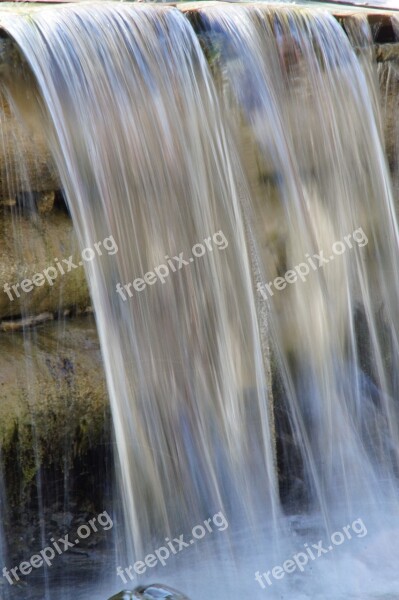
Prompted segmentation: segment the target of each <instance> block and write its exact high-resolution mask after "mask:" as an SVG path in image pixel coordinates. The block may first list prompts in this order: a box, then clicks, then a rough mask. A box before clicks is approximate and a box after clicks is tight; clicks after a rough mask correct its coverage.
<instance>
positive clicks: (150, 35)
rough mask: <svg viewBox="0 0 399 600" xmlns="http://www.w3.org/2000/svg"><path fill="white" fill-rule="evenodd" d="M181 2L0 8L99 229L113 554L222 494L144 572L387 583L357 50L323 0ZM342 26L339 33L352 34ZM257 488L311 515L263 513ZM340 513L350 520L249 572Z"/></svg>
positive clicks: (301, 584)
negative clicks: (174, 551) (332, 539)
mask: <svg viewBox="0 0 399 600" xmlns="http://www.w3.org/2000/svg"><path fill="white" fill-rule="evenodd" d="M188 12H189V14H188V15H187V16H186V15H184V14H183V13H182V12H181V11H179V10H177V9H176V8H171V7H167V8H163V7H162V8H159V7H158V8H155V7H151V6H133V5H127V4H112V3H101V4H98V3H97V4H96V3H93V4H91V3H89V4H83V5H76V6H75V5H74V6H68V7H58V8H57V9H54V8H50V9H49V8H47V9H40V10H34V11H30V12H29V17H27V16H25V15H24V14H21V13H20V14H13V13H12V12H10V11H4V13H2V14H1V18H0V22H1V25H2V27H3V28H4V29H5V30H6V31H7V32H8V33H9V34H10V35H11V36H12V37H13V38H14V39H15V40H16V42H17V44H18V46H19V48H20V49H21V51H22V53H23V54H24V56H25V57H26V59H27V61H28V62H29V65H30V67H31V69H32V72H33V74H34V76H35V78H36V81H37V84H38V88H39V89H40V94H41V100H40V102H39V103H38V105H37V108H36V110H39V111H41V113H42V119H43V123H44V124H45V127H46V131H47V136H48V139H49V143H50V146H51V148H52V151H53V154H54V159H55V162H56V164H57V167H58V170H59V173H60V178H61V182H62V185H63V188H64V191H65V194H66V197H67V200H68V205H69V208H70V211H71V214H72V218H73V222H74V226H75V228H76V231H77V234H78V238H79V242H80V244H81V247H89V246H93V244H94V243H95V242H96V241H97V240H101V239H104V238H106V237H107V236H110V235H112V236H113V237H114V238H115V240H116V243H117V246H118V252H117V253H116V254H114V255H112V256H104V257H103V260H101V261H94V260H93V261H92V262H90V261H88V262H87V264H86V273H87V277H88V281H89V285H90V292H91V296H92V301H93V305H94V309H95V314H96V320H97V326H98V331H99V335H100V340H101V347H102V354H103V359H104V366H105V371H106V377H107V383H108V390H109V396H110V402H111V407H112V414H113V422H114V428H115V439H116V445H117V450H118V466H117V470H118V480H119V490H120V494H121V496H122V500H123V508H124V536H123V538H124V539H123V540H122V541H121V542H120V544H121V546H122V545H125V546H126V548H124V549H123V550H122V556H121V559H120V560H121V561H123V564H126V565H129V564H133V562H134V561H136V560H139V559H142V558H143V557H144V555H145V554H146V553H148V552H151V551H153V550H154V549H155V548H157V547H159V546H162V545H163V544H164V543H165V538H166V537H167V536H169V537H170V536H178V535H179V534H181V533H183V532H189V531H190V530H191V529H192V528H193V527H194V526H195V525H197V524H199V523H202V522H203V521H204V519H206V518H208V517H210V516H211V515H212V514H215V513H217V512H218V511H221V512H223V514H224V515H225V516H226V518H227V521H228V524H229V525H228V529H227V531H226V532H224V533H222V532H220V535H218V536H216V535H214V536H213V537H212V536H208V537H207V538H206V539H204V540H201V544H200V543H198V544H195V545H194V546H193V548H190V549H187V550H186V551H185V553H184V554H182V555H181V557H180V556H177V557H173V558H174V560H175V562H174V564H173V566H169V565H168V571H167V573H165V572H164V570H163V569H159V570H157V571H149V570H148V571H147V573H146V576H145V577H144V578H143V579H144V580H150V578H151V579H153V577H152V576H151V575H152V573H153V572H155V573H156V576H157V578H159V579H162V580H166V581H169V582H170V583H171V584H173V586H174V587H179V586H180V587H181V588H182V589H184V590H185V592H186V594H187V595H188V596H189V597H190V598H192V599H193V600H195V599H198V600H204V599H205V598H215V599H216V598H217V599H218V600H225V599H226V600H227V598H229V599H230V598H237V599H238V598H242V597H245V598H251V599H252V598H264V597H266V596H268V597H270V598H280V597H284V598H292V599H295V600H298V599H300V598H312V599H316V598H331V599H334V600H338V599H340V598H344V597H345V598H349V597H351V598H359V599H360V598H361V599H362V600H365V599H366V598H370V599H376V598H378V597H381V598H382V597H383V594H386V595H385V596H384V597H386V598H395V597H397V595H396V596H395V595H394V594H397V593H398V589H399V587H398V582H397V581H395V579H394V577H395V575H394V573H395V566H394V564H393V563H392V556H393V553H394V552H395V551H397V548H396V550H395V544H397V541H396V540H395V537H397V536H393V535H389V531H392V530H393V529H394V528H395V527H396V526H397V525H396V522H397V519H398V502H397V497H398V496H397V468H398V456H397V453H398V449H399V438H398V408H397V398H398V397H399V396H398V391H399V390H398V381H397V375H396V373H395V365H396V363H397V360H398V358H399V356H398V353H399V346H398V338H397V325H396V324H397V322H398V317H399V315H398V303H397V298H398V296H399V278H398V274H397V271H396V265H397V263H398V258H399V256H398V225H397V219H396V213H395V205H394V198H393V193H392V189H391V182H390V176H389V173H388V170H387V165H386V161H385V156H384V152H383V147H382V139H381V132H380V115H379V114H378V107H377V104H378V103H377V97H376V91H375V87H373V86H375V81H374V78H373V73H374V68H373V65H372V64H371V63H370V62H368V59H367V56H363V58H364V61H361V60H359V59H358V58H357V57H356V54H355V52H354V50H353V48H352V47H351V45H350V43H349V41H348V38H347V37H346V35H345V33H344V31H343V30H342V29H341V27H340V26H339V24H338V23H337V22H336V21H335V20H334V19H333V17H331V16H330V15H328V14H325V13H322V12H318V11H311V10H309V9H306V10H303V9H297V8H292V7H279V8H278V9H276V8H271V7H268V6H266V5H265V6H262V7H253V6H251V7H242V6H205V7H201V8H199V9H196V10H195V11H188ZM190 22H191V23H192V25H191V23H190ZM358 26H359V31H357V30H356V24H354V26H353V27H354V30H353V31H352V38H351V39H357V40H359V39H361V38H362V36H364V35H365V37H366V39H367V31H365V30H364V26H365V23H364V22H363V21H362V20H359V23H358ZM194 30H195V32H196V33H197V34H198V37H197V35H195V33H194ZM198 39H199V40H200V41H201V42H202V43H203V47H204V48H205V52H206V55H207V57H208V59H209V60H210V62H211V67H212V71H213V75H214V80H213V79H212V77H211V75H210V70H209V68H208V65H207V62H206V59H205V54H204V52H203V51H202V49H201V46H200V43H199V41H198ZM214 81H215V82H216V86H215V84H214ZM10 93H11V94H12V93H13V91H12V89H10ZM15 101H16V103H17V105H18V99H15ZM20 109H21V113H22V115H24V114H25V117H26V107H23V106H21V107H20ZM243 131H245V140H244V137H240V136H242V135H243V134H242V132H243ZM248 157H251V158H248ZM253 157H256V161H257V164H258V167H259V173H260V174H259V175H258V176H257V178H258V181H257V185H253V177H252V173H251V169H253V164H252V162H253V160H252V159H253ZM251 161H252V162H251ZM250 163H251V164H250ZM248 182H249V183H248ZM333 261H334V262H333ZM331 263H332V264H331ZM161 266H162V267H163V268H160V267H161ZM296 267H298V268H296ZM288 271H290V272H291V275H289V276H288V275H286V279H284V274H285V273H286V272H287V273H288ZM149 272H151V274H149ZM292 273H294V275H292ZM276 276H281V277H280V280H279V281H278V282H277V280H276V279H275V278H276ZM288 279H290V281H288ZM267 286H268V287H267ZM269 344H270V349H269ZM272 386H273V390H272ZM272 392H273V393H272ZM274 424H276V426H277V427H276V435H275V425H274ZM278 482H280V489H279V488H278ZM279 492H280V494H279ZM280 497H281V498H283V500H284V507H285V508H286V510H287V511H289V512H290V513H291V514H294V515H296V514H302V513H305V512H306V511H307V512H308V516H307V517H306V518H305V516H302V517H301V518H299V517H295V518H287V517H284V516H283V510H282V507H281V504H280ZM388 511H390V513H391V514H390V517H389V519H387V513H388ZM356 518H360V519H363V521H364V522H367V526H368V530H369V537H367V538H365V539H363V537H364V535H365V533H364V532H363V534H364V535H362V536H360V539H359V540H352V542H349V540H348V541H347V544H346V545H345V547H343V548H340V549H338V548H337V549H336V551H334V552H333V553H332V554H329V555H328V556H321V557H320V559H319V560H318V561H315V562H314V563H312V568H310V567H309V572H307V573H306V574H305V573H302V572H301V571H302V570H303V569H297V571H296V573H295V574H288V573H286V575H285V578H284V580H283V581H278V579H280V578H281V577H277V576H276V578H275V579H274V580H273V585H270V584H269V585H270V587H267V588H266V586H267V584H266V583H265V581H266V580H265V579H264V580H263V583H262V585H258V583H256V582H255V580H254V573H255V571H258V570H261V571H263V570H264V571H267V570H271V568H272V567H273V565H277V564H282V563H283V562H284V561H285V560H287V559H289V558H290V557H291V556H292V555H293V554H294V553H295V552H299V551H301V550H302V551H303V548H304V544H305V546H306V544H307V545H311V543H312V542H317V540H319V538H321V537H322V536H327V535H331V533H332V532H333V531H334V530H339V529H342V527H343V526H345V525H347V523H348V522H353V521H354V520H355V519H356ZM305 534H306V535H305ZM169 537H168V539H169ZM365 540H372V541H370V542H368V541H367V542H366V541H365ZM351 543H352V546H350V544H351ZM368 544H370V548H371V549H370V548H368ZM337 545H338V544H337ZM387 545H389V546H388V547H385V550H384V546H387ZM306 547H307V546H306ZM373 549H374V550H373ZM373 551H374V552H378V553H379V557H377V560H376V561H375V562H373V557H372V553H373ZM382 561H384V562H383V565H381V562H382ZM377 564H378V565H379V566H378V568H379V569H380V571H379V573H378V574H377V575H376V573H375V569H376V568H377V566H376V565H377ZM348 570H350V573H349V574H348V573H347V571H348ZM113 573H114V572H113V570H112V568H110V573H109V574H104V579H106V580H109V579H112V575H113ZM357 578H358V579H357ZM136 579H137V578H136ZM107 586H108V583H107V584H104V587H103V589H104V594H106V593H107V591H108V587H107ZM132 586H133V584H132ZM116 587H117V585H116V584H114V583H111V584H109V590H110V591H111V590H113V589H115V588H116ZM389 594H390V595H389ZM50 597H51V598H53V596H50ZM54 597H55V596H54ZM60 597H62V596H61V595H60Z"/></svg>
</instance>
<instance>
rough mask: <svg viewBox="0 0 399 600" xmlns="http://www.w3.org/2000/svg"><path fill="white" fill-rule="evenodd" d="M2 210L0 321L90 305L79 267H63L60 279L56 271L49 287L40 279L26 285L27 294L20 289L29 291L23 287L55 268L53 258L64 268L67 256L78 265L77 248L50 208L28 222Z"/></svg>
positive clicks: (69, 228) (65, 221) (65, 222)
mask: <svg viewBox="0 0 399 600" xmlns="http://www.w3.org/2000/svg"><path fill="white" fill-rule="evenodd" d="M4 210H5V209H2V211H1V212H2V214H0V255H1V257H2V259H1V263H0V320H3V319H4V318H6V317H18V318H21V316H22V318H25V317H27V316H32V315H40V314H43V313H50V312H58V313H62V310H63V309H66V308H71V307H80V308H81V309H83V308H86V307H87V306H88V305H90V295H89V290H88V287H87V283H86V276H85V270H84V268H83V266H79V267H78V268H74V269H72V270H71V271H70V272H68V271H67V269H66V268H65V274H64V275H62V274H61V273H60V272H58V273H57V277H56V279H55V280H54V281H53V282H52V285H49V283H48V280H46V279H44V278H42V280H41V282H40V285H31V286H30V287H31V290H30V291H28V292H24V291H23V289H21V283H22V282H23V281H25V284H24V285H25V289H29V288H26V285H27V283H29V281H32V278H33V277H35V275H37V274H43V273H44V272H45V269H48V268H49V267H52V268H54V267H56V264H57V263H56V262H55V259H58V261H59V263H60V264H61V265H65V263H63V262H62V261H63V259H65V260H67V259H68V258H69V257H70V256H72V257H73V262H74V264H76V265H78V264H79V260H80V252H79V246H78V242H77V239H76V235H75V233H74V230H73V225H72V221H71V219H70V218H69V217H68V215H66V214H65V213H64V212H61V211H60V210H55V209H54V210H53V211H52V212H50V213H49V214H46V215H45V216H41V215H40V216H39V215H38V216H37V218H36V219H32V218H30V217H29V216H27V215H21V214H19V212H15V213H13V214H10V212H11V211H10V210H7V212H6V213H5V212H3V211H4ZM13 210H14V209H13ZM13 285H14V286H16V288H13Z"/></svg>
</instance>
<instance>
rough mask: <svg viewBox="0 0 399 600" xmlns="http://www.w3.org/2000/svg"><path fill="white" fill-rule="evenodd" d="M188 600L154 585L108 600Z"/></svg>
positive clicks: (161, 586) (157, 584)
mask: <svg viewBox="0 0 399 600" xmlns="http://www.w3.org/2000/svg"><path fill="white" fill-rule="evenodd" d="M162 599H163V600H188V598H187V596H184V595H183V594H181V593H180V592H178V591H177V590H174V589H172V588H170V587H168V586H166V585H162V584H159V583H154V584H152V585H148V586H139V587H137V588H136V589H135V590H133V591H129V590H124V591H122V592H119V594H116V596H112V598H110V599H109V600H162Z"/></svg>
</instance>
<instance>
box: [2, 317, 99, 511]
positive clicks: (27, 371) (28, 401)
mask: <svg viewBox="0 0 399 600" xmlns="http://www.w3.org/2000/svg"><path fill="white" fill-rule="evenodd" d="M0 356H1V362H0V446H1V448H2V462H3V465H4V476H5V477H6V480H7V482H8V502H9V506H10V509H11V510H12V511H13V510H18V507H19V505H20V504H21V503H22V504H23V502H24V501H26V502H28V501H30V500H31V494H32V491H34V487H35V485H36V482H35V478H36V475H37V474H38V473H39V472H42V473H43V476H44V473H46V472H47V473H48V472H49V470H52V471H53V472H54V473H55V472H59V473H61V472H62V471H63V472H64V476H65V477H68V474H69V472H71V471H72V470H73V469H74V465H76V464H77V463H78V462H80V461H81V460H82V459H83V458H84V457H85V456H88V454H89V453H90V452H91V451H92V450H93V449H94V448H96V447H98V446H99V445H101V444H104V443H105V439H104V436H105V431H108V427H109V422H110V419H109V408H108V396H107V392H106V386H105V378H104V374H103V373H104V371H103V367H102V361H101V354H100V348H99V342H98V338H97V332H96V328H95V323H94V319H93V317H91V316H88V317H80V318H75V319H70V320H65V321H64V322H60V321H58V322H57V321H54V322H51V323H46V324H45V325H42V326H40V327H39V328H36V329H32V330H29V331H24V332H23V331H20V332H14V333H13V334H12V335H11V334H1V335H0ZM108 435H109V432H108V433H107V436H108ZM107 444H109V440H107ZM16 457H18V460H16ZM89 485H90V484H89ZM49 491H50V490H49ZM50 495H52V493H50ZM52 500H53V499H52Z"/></svg>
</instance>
